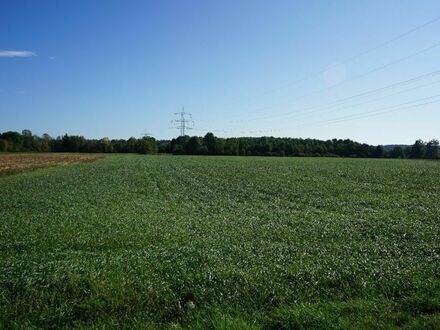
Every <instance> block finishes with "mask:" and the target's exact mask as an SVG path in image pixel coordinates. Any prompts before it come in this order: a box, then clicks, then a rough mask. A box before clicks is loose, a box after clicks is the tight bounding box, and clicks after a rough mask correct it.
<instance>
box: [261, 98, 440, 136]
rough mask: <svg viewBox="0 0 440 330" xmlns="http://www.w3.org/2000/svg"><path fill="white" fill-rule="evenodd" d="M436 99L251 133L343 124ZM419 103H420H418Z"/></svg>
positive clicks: (418, 105)
mask: <svg viewBox="0 0 440 330" xmlns="http://www.w3.org/2000/svg"><path fill="white" fill-rule="evenodd" d="M438 97H440V94H436V95H432V96H428V97H423V98H420V99H416V100H412V101H408V102H404V103H400V104H396V105H392V106H387V107H382V108H378V109H375V110H370V111H365V112H361V113H357V114H352V115H346V116H341V117H337V118H333V119H329V120H322V121H316V122H312V123H309V124H303V125H295V126H287V127H283V128H278V129H271V130H258V131H253V132H260V133H261V132H263V131H270V132H273V131H281V130H286V129H292V128H297V127H302V126H311V125H316V124H318V125H319V124H334V123H339V122H344V121H348V120H354V119H361V118H366V117H372V116H377V115H381V114H386V113H389V112H395V111H400V110H406V109H411V108H415V107H420V106H423V105H428V104H433V103H438V102H440V100H435V101H428V100H431V99H434V98H438ZM425 101H426V102H425ZM420 102H422V103H420ZM413 103H416V104H413Z"/></svg>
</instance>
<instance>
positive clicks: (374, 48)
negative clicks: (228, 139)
mask: <svg viewBox="0 0 440 330" xmlns="http://www.w3.org/2000/svg"><path fill="white" fill-rule="evenodd" d="M438 21H440V17H436V18H434V19H431V20H429V21H426V22H424V23H422V24H420V25H417V26H415V27H413V28H411V29H409V30H407V31H405V32H403V33H401V34H399V35H397V36H395V37H392V38H390V39H388V40H385V41H383V42H381V43H379V44H377V45H376V46H373V47H371V48H369V49H366V50H364V51H361V52H359V53H357V54H355V55H353V56H350V57H347V58H346V59H344V60H342V61H341V62H340V63H341V64H347V63H350V62H352V61H354V60H356V59H358V58H359V57H362V56H364V55H367V54H369V53H372V52H374V51H375V50H377V49H380V48H383V47H385V46H388V45H390V44H392V43H393V42H395V41H398V40H400V39H402V38H404V37H406V36H408V35H410V34H412V33H414V32H416V31H418V30H421V29H423V28H425V27H427V26H429V25H432V24H434V23H436V22H438ZM326 70H327V69H322V70H319V71H316V72H314V73H311V74H309V75H308V76H306V77H303V78H300V79H297V80H294V81H292V82H289V83H286V84H284V85H280V86H278V87H274V88H271V89H268V90H266V91H262V92H260V93H258V94H255V95H257V96H258V95H265V94H269V93H273V92H276V91H279V90H282V89H285V88H288V87H291V86H294V85H297V84H300V83H302V82H305V81H308V80H310V79H312V78H315V77H317V76H320V75H322V74H323V73H325V72H326ZM237 103H239V102H232V103H230V105H233V104H237Z"/></svg>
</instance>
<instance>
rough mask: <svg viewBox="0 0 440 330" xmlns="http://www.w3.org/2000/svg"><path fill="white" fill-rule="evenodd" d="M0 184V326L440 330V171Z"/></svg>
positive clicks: (408, 168) (188, 166) (88, 175)
mask: <svg viewBox="0 0 440 330" xmlns="http://www.w3.org/2000/svg"><path fill="white" fill-rule="evenodd" d="M0 190H1V194H0V328H14V327H15V328H32V327H36V328H63V327H80V328H122V327H125V328H139V329H145V328H165V329H166V328H199V329H206V328H208V329H283V328H284V329H295V328H320V329H331V328H337V329H340V328H350V329H353V328H355V329H359V328H360V329H365V328H367V329H368V328H370V329H377V328H397V327H403V328H411V329H418V328H431V329H439V328H440V203H439V197H440V162H435V161H417V160H376V159H332V158H263V157H261V158H258V157H207V156H206V157H196V156H194V157H189V156H141V155H116V156H112V157H106V158H103V159H99V160H97V161H95V162H91V163H78V164H70V165H66V166H58V167H49V168H43V169H38V170H35V171H31V172H24V173H17V174H12V175H6V176H2V177H0Z"/></svg>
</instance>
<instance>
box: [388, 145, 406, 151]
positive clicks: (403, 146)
mask: <svg viewBox="0 0 440 330" xmlns="http://www.w3.org/2000/svg"><path fill="white" fill-rule="evenodd" d="M395 147H401V148H402V149H405V148H406V147H410V145H409V144H386V145H384V146H383V150H385V151H390V150H393V149H394V148H395Z"/></svg>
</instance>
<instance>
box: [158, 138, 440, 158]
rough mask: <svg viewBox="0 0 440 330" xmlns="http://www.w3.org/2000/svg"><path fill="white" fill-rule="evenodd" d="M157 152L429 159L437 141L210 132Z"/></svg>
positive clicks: (436, 154) (439, 153) (434, 153)
mask: <svg viewBox="0 0 440 330" xmlns="http://www.w3.org/2000/svg"><path fill="white" fill-rule="evenodd" d="M158 150H159V152H166V153H172V154H174V155H237V156H238V155H239V156H297V157H300V156H308V157H310V156H311V157H315V156H316V157H320V156H322V157H360V158H384V157H390V158H429V159H439V158H440V150H439V141H438V140H431V141H429V142H424V141H422V140H417V141H416V142H415V143H414V145H412V146H406V147H401V146H395V147H394V148H392V149H391V150H385V149H384V147H383V146H380V145H379V146H372V145H368V144H365V143H358V142H355V141H352V140H350V139H345V140H342V139H333V140H327V141H322V140H317V139H298V138H276V137H266V136H264V137H238V138H219V137H216V136H214V134H212V133H208V134H206V135H205V136H204V137H197V136H192V137H190V136H181V137H178V138H176V139H172V140H171V141H170V142H169V143H163V144H160V145H159V146H158Z"/></svg>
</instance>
